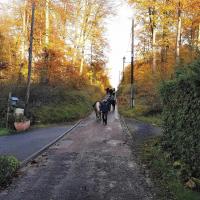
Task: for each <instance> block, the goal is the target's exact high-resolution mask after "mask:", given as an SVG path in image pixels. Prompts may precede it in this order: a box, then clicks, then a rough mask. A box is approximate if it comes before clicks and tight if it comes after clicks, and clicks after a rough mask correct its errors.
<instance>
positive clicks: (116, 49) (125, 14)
mask: <svg viewBox="0 0 200 200" xmlns="http://www.w3.org/2000/svg"><path fill="white" fill-rule="evenodd" d="M118 1H122V2H123V3H122V4H121V6H120V7H119V8H118V9H117V11H116V15H115V16H114V17H112V19H109V20H108V24H107V29H108V32H107V34H106V36H107V37H108V42H109V45H110V49H109V53H108V59H109V63H108V67H109V69H110V70H109V72H110V73H109V76H110V79H111V84H112V86H113V87H117V86H118V84H119V73H121V72H122V66H123V65H122V58H123V56H126V57H127V61H129V60H130V59H129V57H130V43H131V40H130V34H131V19H132V17H133V11H132V9H131V8H130V7H129V5H128V4H127V3H125V2H126V1H125V0H118ZM8 2H12V0H0V3H8Z"/></svg>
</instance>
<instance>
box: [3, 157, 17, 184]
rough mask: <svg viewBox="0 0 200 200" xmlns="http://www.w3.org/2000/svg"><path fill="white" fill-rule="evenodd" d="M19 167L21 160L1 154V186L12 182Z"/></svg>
mask: <svg viewBox="0 0 200 200" xmlns="http://www.w3.org/2000/svg"><path fill="white" fill-rule="evenodd" d="M18 168H19V161H18V160H17V159H16V158H15V157H13V156H0V187H4V186H6V185H7V184H9V183H10V181H11V179H12V177H13V175H14V174H15V173H16V170H17V169H18Z"/></svg>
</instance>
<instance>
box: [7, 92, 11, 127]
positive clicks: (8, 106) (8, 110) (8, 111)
mask: <svg viewBox="0 0 200 200" xmlns="http://www.w3.org/2000/svg"><path fill="white" fill-rule="evenodd" d="M11 96H12V94H11V92H9V95H8V104H7V114H6V128H8V122H9V114H10V99H11Z"/></svg>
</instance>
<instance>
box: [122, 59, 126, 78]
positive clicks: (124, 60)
mask: <svg viewBox="0 0 200 200" xmlns="http://www.w3.org/2000/svg"><path fill="white" fill-rule="evenodd" d="M125 62H126V57H125V56H124V57H123V79H122V80H123V81H124V78H125V73H124V68H125Z"/></svg>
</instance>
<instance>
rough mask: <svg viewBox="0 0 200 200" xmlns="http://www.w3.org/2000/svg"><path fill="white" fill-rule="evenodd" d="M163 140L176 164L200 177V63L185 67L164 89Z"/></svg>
mask: <svg viewBox="0 0 200 200" xmlns="http://www.w3.org/2000/svg"><path fill="white" fill-rule="evenodd" d="M160 92H161V97H162V103H163V128H164V136H163V141H162V146H163V148H164V149H166V150H167V151H169V152H170V154H171V156H172V157H173V158H174V160H181V161H182V162H184V163H185V164H186V165H187V167H188V168H189V172H188V174H187V175H188V176H189V177H190V176H194V177H200V158H199V155H200V142H199V141H200V60H199V61H195V62H194V63H192V64H190V65H188V66H184V67H182V68H181V69H179V70H178V71H177V72H176V77H175V78H174V79H173V80H170V81H167V82H165V83H164V84H163V85H162V87H161V90H160Z"/></svg>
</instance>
